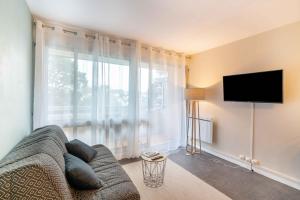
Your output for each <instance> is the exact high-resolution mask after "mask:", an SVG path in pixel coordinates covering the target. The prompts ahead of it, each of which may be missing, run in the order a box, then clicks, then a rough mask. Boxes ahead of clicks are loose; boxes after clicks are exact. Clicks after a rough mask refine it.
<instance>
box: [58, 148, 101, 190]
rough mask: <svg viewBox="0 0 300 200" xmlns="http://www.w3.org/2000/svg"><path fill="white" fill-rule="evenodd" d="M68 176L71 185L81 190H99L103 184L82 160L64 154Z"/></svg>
mask: <svg viewBox="0 0 300 200" xmlns="http://www.w3.org/2000/svg"><path fill="white" fill-rule="evenodd" d="M64 158H65V166H66V170H65V171H66V176H67V180H68V182H69V184H70V185H72V186H73V187H74V188H76V189H79V190H88V189H99V188H100V187H101V186H102V184H101V181H100V180H99V178H98V177H97V176H96V174H95V172H94V171H93V169H92V168H91V167H90V166H89V165H88V164H86V163H85V162H84V161H82V160H81V159H80V158H77V157H76V156H73V155H71V154H69V153H66V154H64Z"/></svg>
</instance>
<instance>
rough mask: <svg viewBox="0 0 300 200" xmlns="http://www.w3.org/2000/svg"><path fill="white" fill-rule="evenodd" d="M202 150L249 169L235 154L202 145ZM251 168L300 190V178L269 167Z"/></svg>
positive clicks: (247, 164)
mask: <svg viewBox="0 0 300 200" xmlns="http://www.w3.org/2000/svg"><path fill="white" fill-rule="evenodd" d="M202 150H203V151H205V152H207V153H209V154H212V155H214V156H217V157H219V158H222V159H224V160H227V161H229V162H232V163H234V164H236V165H239V166H241V167H244V168H246V169H249V170H250V164H249V163H246V162H245V161H242V160H240V159H239V158H238V157H236V156H233V155H230V154H224V153H221V152H219V151H216V150H213V149H208V148H205V147H203V148H202ZM253 170H254V171H255V172H256V173H258V174H261V175H263V176H266V177H268V178H270V179H273V180H275V181H278V182H280V183H283V184H285V185H288V186H290V187H293V188H295V189H297V190H300V180H299V179H295V178H293V177H290V176H287V175H285V174H283V173H280V172H277V171H275V170H272V169H269V168H267V167H264V166H254V167H253Z"/></svg>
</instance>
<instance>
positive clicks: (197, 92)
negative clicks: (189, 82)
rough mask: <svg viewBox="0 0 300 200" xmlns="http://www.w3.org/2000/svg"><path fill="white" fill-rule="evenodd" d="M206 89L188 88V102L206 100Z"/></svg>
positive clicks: (186, 90) (186, 93)
mask: <svg viewBox="0 0 300 200" xmlns="http://www.w3.org/2000/svg"><path fill="white" fill-rule="evenodd" d="M204 93H205V89H204V88H186V89H185V91H184V95H185V99H186V100H204V99H205V95H204Z"/></svg>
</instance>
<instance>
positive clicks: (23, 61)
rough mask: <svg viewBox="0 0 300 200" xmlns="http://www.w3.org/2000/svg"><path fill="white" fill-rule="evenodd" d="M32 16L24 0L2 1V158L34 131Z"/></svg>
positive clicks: (0, 73)
mask: <svg viewBox="0 0 300 200" xmlns="http://www.w3.org/2000/svg"><path fill="white" fill-rule="evenodd" d="M32 74H33V64H32V17H31V14H30V11H29V9H28V7H27V4H26V2H25V0H0V159H1V158H3V156H5V154H7V153H8V152H9V151H10V150H11V149H12V148H13V146H14V145H16V143H18V142H19V141H20V140H21V139H22V138H23V137H24V136H25V135H27V134H29V133H30V131H31V124H32V117H31V116H32V115H31V113H32Z"/></svg>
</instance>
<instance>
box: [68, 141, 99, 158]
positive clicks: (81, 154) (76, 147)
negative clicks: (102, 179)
mask: <svg viewBox="0 0 300 200" xmlns="http://www.w3.org/2000/svg"><path fill="white" fill-rule="evenodd" d="M66 148H67V150H68V153H70V154H72V155H74V156H76V157H78V158H81V159H82V160H84V161H85V162H90V161H91V160H92V159H93V158H94V157H95V156H96V154H97V151H96V150H95V149H93V148H92V147H91V146H89V145H87V144H85V143H83V142H81V141H80V140H77V139H75V140H72V141H71V142H67V143H66Z"/></svg>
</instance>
